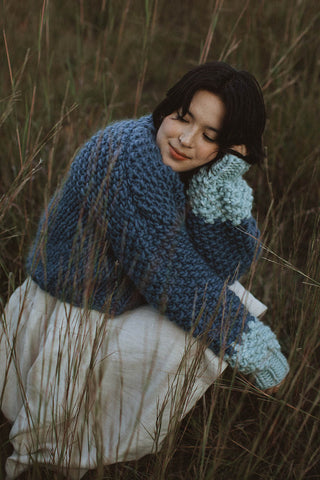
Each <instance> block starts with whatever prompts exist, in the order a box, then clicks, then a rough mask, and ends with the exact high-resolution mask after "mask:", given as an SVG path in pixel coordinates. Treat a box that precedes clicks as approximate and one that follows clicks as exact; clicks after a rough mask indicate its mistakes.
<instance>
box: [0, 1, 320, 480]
mask: <svg viewBox="0 0 320 480" xmlns="http://www.w3.org/2000/svg"><path fill="white" fill-rule="evenodd" d="M0 22H1V23H2V25H1V27H2V28H1V41H0V51H1V60H2V61H1V70H0V75H1V77H0V78H1V80H0V109H1V110H0V128H1V130H0V138H1V153H0V156H1V161H0V220H1V231H0V242H1V249H0V267H1V270H0V278H1V284H0V287H1V290H0V295H1V301H2V304H4V303H5V302H6V300H7V298H8V296H9V295H10V293H11V292H12V291H13V289H14V288H15V286H17V285H18V284H20V283H21V282H22V280H23V279H24V278H25V270H24V260H25V255H26V252H27V249H28V246H29V245H30V242H31V240H32V238H33V236H34V233H35V229H36V225H37V221H38V218H39V215H40V213H41V210H42V208H43V206H44V205H45V204H46V203H47V202H48V199H49V197H50V195H51V194H52V192H53V191H54V189H55V187H56V185H57V184H58V183H59V181H60V180H61V178H62V177H63V175H64V173H65V172H66V171H67V169H68V166H69V165H70V162H71V160H72V158H73V156H74V153H75V151H76V150H77V148H78V147H79V146H80V145H81V144H82V143H83V142H84V141H85V140H86V139H87V138H89V137H90V135H91V134H92V133H94V132H95V131H96V130H97V129H98V128H100V127H101V126H103V125H105V124H106V123H107V122H109V121H110V120H114V119H118V118H123V117H131V116H132V115H140V114H144V113H146V112H149V111H151V110H152V109H153V107H154V106H155V105H156V104H157V103H158V102H159V101H160V100H161V98H162V97H163V95H164V93H165V91H166V89H167V88H168V87H169V86H170V85H171V84H172V83H173V82H174V81H175V80H176V79H177V78H179V76H180V75H181V74H182V73H183V72H184V71H185V70H187V69H188V68H189V67H191V66H193V65H195V64H197V63H198V62H199V61H200V60H201V61H204V60H212V59H221V60H225V61H227V62H230V63H231V64H233V65H235V66H238V67H242V68H245V69H247V70H249V71H252V72H253V73H254V74H255V75H256V76H257V78H258V79H259V81H260V83H261V85H262V87H263V91H264V94H265V100H266V105H267V111H268V124H267V130H266V134H265V144H266V146H267V152H268V156H267V160H266V163H265V166H264V168H263V169H261V170H258V169H253V170H252V171H251V172H250V174H249V177H248V178H249V181H250V183H251V185H252V186H253V187H254V189H255V192H256V195H255V198H256V213H257V216H258V218H259V224H260V226H261V227H262V230H263V232H264V236H263V243H264V250H263V254H262V259H261V260H260V262H259V263H258V265H257V269H256V272H255V275H254V279H253V287H252V289H253V292H254V293H255V295H256V296H257V297H258V298H260V299H261V300H262V301H264V302H265V303H266V304H267V305H268V306H269V311H268V314H267V317H266V321H267V322H268V323H269V324H270V325H271V326H272V328H273V329H274V330H275V331H276V332H277V334H278V336H279V338H280V341H281V343H282V345H283V350H284V351H285V353H286V354H287V355H288V358H289V361H290V365H291V372H290V374H289V377H288V379H287V380H286V382H285V384H284V386H283V387H282V389H281V390H280V392H279V393H278V394H277V395H275V396H274V397H270V396H269V395H266V394H263V393H261V392H259V391H257V390H256V389H255V388H254V387H252V386H251V385H250V384H248V383H247V382H246V381H245V379H243V378H241V377H239V376H235V375H234V372H226V374H225V375H224V376H223V377H222V378H221V379H220V380H219V381H218V382H217V383H216V384H215V385H214V386H213V387H212V388H211V389H210V390H209V391H208V392H207V394H206V395H205V397H204V398H203V400H202V401H201V402H199V404H198V405H197V406H196V408H195V409H194V410H193V411H192V413H191V414H189V415H188V416H187V418H185V419H184V421H183V422H182V424H181V425H177V428H176V429H175V431H174V435H173V436H172V437H169V438H168V440H167V442H166V444H165V445H164V447H163V449H162V451H161V452H160V453H159V454H157V455H155V456H148V457H146V458H144V459H142V460H140V461H137V462H130V463H124V464H119V465H113V466H110V467H107V468H105V469H103V468H102V466H100V468H99V469H98V471H97V472H93V473H89V474H88V476H87V477H86V478H110V479H111V478H112V479H122V480H125V479H128V480H129V479H130V480H131V479H147V478H149V479H177V480H178V479H182V478H183V479H188V478H196V479H199V480H200V479H201V480H209V479H210V480H211V479H219V480H224V479H226V480H229V479H230V478H234V479H239V480H240V479H241V480H243V479H249V480H251V479H252V480H254V479H294V480H300V479H315V478H320V466H319V465H320V440H319V438H320V430H319V421H320V409H319V400H320V398H319V397H320V378H319V377H320V371H319V360H320V340H319V339H320V335H319V333H320V322H319V320H320V308H319V303H320V302H319V297H320V295H319V293H320V291H319V286H320V271H319V270H320V267H319V264H320V263H319V212H320V208H319V205H320V202H319V200H320V193H319V192H320V188H319V185H320V182H319V180H320V175H319V151H320V150H319V133H318V130H319V103H320V95H319V94H320V82H319V78H320V62H319V42H318V31H319V26H320V25H319V23H320V22H319V11H318V5H317V2H313V1H312V0H310V1H309V0H293V1H289V0H283V1H282V2H272V1H271V2H270V1H269V2H266V1H264V0H262V1H259V2H258V1H256V0H247V1H246V2H240V0H233V1H231V0H225V1H223V0H216V1H212V0H211V1H208V0H207V1H204V0H200V1H198V2H191V1H189V0H187V1H184V2H179V1H178V2H175V3H172V2H168V1H165V0H153V1H152V0H145V1H144V2H142V1H138V2H133V1H131V0H123V1H115V0H112V1H105V0H101V2H95V3H94V5H93V4H92V3H91V2H85V1H84V0H79V2H62V1H61V0H56V1H54V2H53V1H51V2H50V1H49V0H44V1H43V2H42V1H34V2H30V1H29V0H26V1H25V2H19V4H18V3H17V2H14V1H12V0H11V1H10V0H3V2H2V3H1V13H0ZM8 430H9V426H8V424H7V423H6V421H5V419H4V418H3V419H2V426H1V430H0V432H1V433H0V436H1V437H0V438H1V444H2V446H1V453H0V454H1V463H2V464H3V463H4V460H5V458H6V455H7V454H8V452H9V451H10V445H9V443H8ZM3 475H4V473H3V472H2V477H3ZM58 477H59V474H57V473H55V474H51V473H50V472H47V471H46V470H45V469H43V468H40V467H39V466H37V465H35V466H34V468H33V469H32V470H31V472H30V473H28V474H26V475H25V476H24V477H23V478H34V479H35V478H37V479H38V478H58Z"/></svg>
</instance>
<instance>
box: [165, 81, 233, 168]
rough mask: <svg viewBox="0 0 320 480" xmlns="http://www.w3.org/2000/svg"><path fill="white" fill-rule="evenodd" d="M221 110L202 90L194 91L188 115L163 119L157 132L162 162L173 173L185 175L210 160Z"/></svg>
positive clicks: (214, 98)
mask: <svg viewBox="0 0 320 480" xmlns="http://www.w3.org/2000/svg"><path fill="white" fill-rule="evenodd" d="M224 114H225V107H224V104H223V102H222V100H220V98H219V97H218V96H217V95H215V94H214V93H211V92H208V91H206V90H199V91H197V92H196V93H195V94H194V96H193V98H192V100H191V103H190V107H189V110H188V112H187V113H186V114H185V115H184V117H182V116H181V115H182V110H178V111H177V112H173V113H172V114H171V115H168V116H167V117H165V118H164V119H163V121H162V123H161V125H160V128H159V130H158V133H157V145H158V147H159V148H160V151H161V155H162V161H163V163H164V164H165V165H168V166H169V167H171V168H172V170H174V171H175V172H187V171H188V170H193V169H194V168H196V167H201V166H202V165H205V164H206V163H208V162H210V161H211V160H214V158H215V157H216V156H217V154H218V151H219V147H218V144H217V143H216V138H217V135H218V132H219V130H220V128H221V126H222V121H223V117H224Z"/></svg>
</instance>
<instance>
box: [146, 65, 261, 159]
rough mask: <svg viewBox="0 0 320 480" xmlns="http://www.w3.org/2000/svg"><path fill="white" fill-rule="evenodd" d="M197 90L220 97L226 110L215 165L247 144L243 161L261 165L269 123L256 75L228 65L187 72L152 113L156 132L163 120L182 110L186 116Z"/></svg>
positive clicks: (219, 135)
mask: <svg viewBox="0 0 320 480" xmlns="http://www.w3.org/2000/svg"><path fill="white" fill-rule="evenodd" d="M198 90H207V91H209V92H211V93H214V94H215V95H217V96H218V97H219V98H220V99H221V100H222V102H223V103H224V106H225V110H226V113H225V117H224V119H223V123H222V128H221V131H220V132H219V133H218V137H217V143H218V145H219V153H218V155H217V157H216V158H215V160H214V161H217V160H218V159H219V158H222V156H223V155H224V154H225V153H236V152H233V151H232V149H231V147H232V146H233V145H242V144H244V145H245V146H246V147H247V152H248V154H247V156H246V157H242V158H244V159H245V160H246V161H247V162H248V163H250V164H255V163H256V164H260V163H261V162H262V160H263V158H264V152H263V143H262V135H263V131H264V128H265V123H266V111H265V106H264V100H263V95H262V92H261V88H260V86H259V84H258V82H257V80H256V79H255V77H254V76H253V75H251V74H250V73H248V72H246V71H244V70H236V69H235V68H233V67H231V66H230V65H228V64H227V63H224V62H209V63H205V64H203V65H199V66H197V67H195V68H194V69H192V70H190V71H189V72H187V73H186V74H185V75H184V76H183V77H182V78H181V79H180V80H179V81H178V82H177V83H176V84H175V85H174V86H173V87H172V88H170V90H169V91H168V92H167V95H166V97H165V98H164V100H163V101H162V102H161V103H160V104H159V105H158V106H157V107H156V108H155V110H154V111H153V122H154V125H155V127H156V129H157V130H158V129H159V127H160V125H161V122H162V120H163V119H164V117H166V116H167V115H170V114H171V113H173V112H175V111H177V110H180V109H182V115H185V114H186V112H187V111H188V109H189V106H190V103H191V100H192V98H193V96H194V94H195V93H196V92H197V91H198ZM236 154H237V153H236ZM237 155H238V156H240V157H241V155H240V154H237Z"/></svg>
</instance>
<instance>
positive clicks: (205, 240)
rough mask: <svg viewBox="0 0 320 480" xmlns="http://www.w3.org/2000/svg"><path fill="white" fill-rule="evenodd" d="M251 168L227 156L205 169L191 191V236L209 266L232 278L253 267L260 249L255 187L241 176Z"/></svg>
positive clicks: (189, 221) (188, 218)
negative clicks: (255, 215)
mask: <svg viewBox="0 0 320 480" xmlns="http://www.w3.org/2000/svg"><path fill="white" fill-rule="evenodd" d="M248 168H249V166H248V164H246V162H244V161H243V160H241V159H239V158H238V157H235V156H232V155H226V156H225V157H224V158H223V159H222V160H220V161H219V162H217V163H216V164H214V165H213V166H212V167H211V168H210V169H209V170H207V169H206V168H202V169H201V170H200V171H199V172H198V173H197V174H196V175H195V176H194V177H193V179H192V180H191V182H190V187H189V190H188V198H189V203H190V212H189V213H188V215H187V220H186V223H187V228H188V231H189V233H190V238H191V240H192V242H193V244H194V246H195V248H196V249H197V251H198V252H199V253H200V254H201V255H202V256H203V258H204V259H205V260H206V261H207V262H208V263H209V265H210V266H212V267H213V268H214V269H215V271H216V272H217V273H218V274H219V275H221V277H222V278H224V279H227V278H229V279H230V280H231V281H232V280H235V279H237V278H239V277H240V276H241V275H243V274H244V273H245V272H246V271H247V270H248V269H249V268H250V265H251V263H252V262H253V260H254V258H255V257H256V256H257V255H258V251H259V247H258V239H259V235H260V234H259V229H258V227H257V224H256V221H255V220H254V218H253V217H252V215H251V208H252V199H253V198H252V193H251V188H250V187H249V186H248V185H247V183H246V182H245V180H244V179H243V178H242V176H241V175H242V174H243V173H244V172H245V171H246V170H247V169H248Z"/></svg>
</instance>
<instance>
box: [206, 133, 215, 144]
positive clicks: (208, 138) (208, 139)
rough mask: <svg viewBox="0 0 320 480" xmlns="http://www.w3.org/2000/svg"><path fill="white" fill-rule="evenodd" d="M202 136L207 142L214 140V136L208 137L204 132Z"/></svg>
mask: <svg viewBox="0 0 320 480" xmlns="http://www.w3.org/2000/svg"><path fill="white" fill-rule="evenodd" d="M203 136H204V138H205V139H206V140H207V141H208V142H211V143H214V142H215V141H216V139H215V138H211V137H208V135H206V134H205V133H204V134H203Z"/></svg>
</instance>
